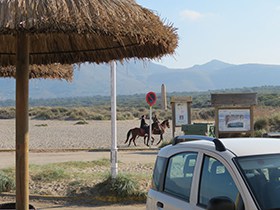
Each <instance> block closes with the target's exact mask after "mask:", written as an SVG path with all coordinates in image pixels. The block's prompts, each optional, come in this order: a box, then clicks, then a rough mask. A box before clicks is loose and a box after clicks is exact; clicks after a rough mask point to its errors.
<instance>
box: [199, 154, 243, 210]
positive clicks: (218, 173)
mask: <svg viewBox="0 0 280 210" xmlns="http://www.w3.org/2000/svg"><path fill="white" fill-rule="evenodd" d="M219 196H223V197H228V198H230V199H231V200H232V201H233V203H235V205H236V209H244V206H243V200H242V198H241V195H240V193H239V192H238V189H237V187H236V185H235V183H234V181H233V179H232V177H231V175H230V173H229V172H228V170H227V169H226V167H225V166H224V165H223V164H222V163H221V162H220V161H218V160H216V159H215V158H212V157H209V156H205V157H204V160H203V168H202V175H201V178H200V189H199V204H200V205H201V206H207V204H208V202H209V200H210V199H212V198H214V197H219Z"/></svg>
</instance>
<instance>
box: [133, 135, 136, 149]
mask: <svg viewBox="0 0 280 210" xmlns="http://www.w3.org/2000/svg"><path fill="white" fill-rule="evenodd" d="M135 139H136V136H135V137H134V138H133V144H134V146H135V147H136V143H135Z"/></svg>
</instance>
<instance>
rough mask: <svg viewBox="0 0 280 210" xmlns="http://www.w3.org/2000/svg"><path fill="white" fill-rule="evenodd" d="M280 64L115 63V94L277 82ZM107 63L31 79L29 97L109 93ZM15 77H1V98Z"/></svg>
mask: <svg viewBox="0 0 280 210" xmlns="http://www.w3.org/2000/svg"><path fill="white" fill-rule="evenodd" d="M279 78H280V65H267V64H242V65H234V64H229V63H225V62H222V61H219V60H212V61H210V62H208V63H205V64H203V65H195V66H193V67H190V68H185V69H171V68H167V67H165V66H162V65H159V64H155V63H153V62H150V61H137V62H136V61H130V62H124V63H123V64H121V63H117V94H118V95H132V94H138V93H139V94H140V93H147V92H149V91H154V92H157V93H159V92H160V91H161V85H162V84H165V86H166V90H167V92H175V91H176V92H189V91H207V90H217V89H230V88H243V87H257V86H265V85H272V86H274V85H275V86H277V85H279V84H280V82H279ZM110 91H111V88H110V66H109V65H107V64H101V65H96V64H88V63H85V64H81V65H80V66H79V67H75V71H74V79H73V81H72V82H70V83H68V82H66V81H60V80H48V79H46V80H45V79H32V80H30V97H31V98H34V99H38V98H64V97H77V96H96V95H102V96H106V95H110ZM14 97H15V80H14V79H3V78H2V79H0V100H6V99H14Z"/></svg>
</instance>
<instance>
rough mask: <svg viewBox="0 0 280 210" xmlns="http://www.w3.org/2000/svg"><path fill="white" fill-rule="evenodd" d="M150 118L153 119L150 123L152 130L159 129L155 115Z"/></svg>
mask: <svg viewBox="0 0 280 210" xmlns="http://www.w3.org/2000/svg"><path fill="white" fill-rule="evenodd" d="M152 120H153V124H152V130H159V123H160V122H159V120H158V118H157V115H154V116H153V117H152Z"/></svg>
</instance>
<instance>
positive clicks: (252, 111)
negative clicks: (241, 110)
mask: <svg viewBox="0 0 280 210" xmlns="http://www.w3.org/2000/svg"><path fill="white" fill-rule="evenodd" d="M254 108H255V106H251V107H250V117H251V118H250V120H251V137H253V136H255V130H254Z"/></svg>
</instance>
